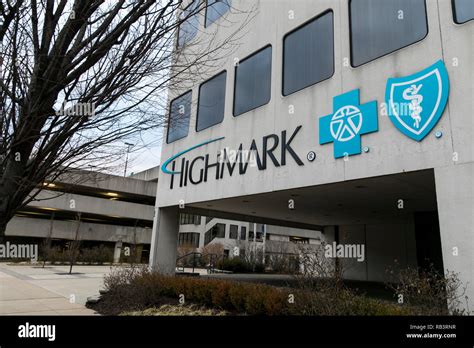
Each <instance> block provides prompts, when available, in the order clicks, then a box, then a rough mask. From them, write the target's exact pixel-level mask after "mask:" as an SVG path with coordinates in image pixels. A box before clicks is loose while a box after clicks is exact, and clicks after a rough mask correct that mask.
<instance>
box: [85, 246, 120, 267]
mask: <svg viewBox="0 0 474 348" xmlns="http://www.w3.org/2000/svg"><path fill="white" fill-rule="evenodd" d="M78 261H79V262H84V263H87V264H89V265H90V264H94V263H97V264H99V265H102V264H104V263H106V262H112V261H113V252H112V250H110V249H109V248H107V247H105V246H103V245H100V246H99V247H93V248H92V249H82V250H81V253H80V255H79V259H78Z"/></svg>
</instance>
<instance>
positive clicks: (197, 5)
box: [176, 0, 201, 49]
mask: <svg viewBox="0 0 474 348" xmlns="http://www.w3.org/2000/svg"><path fill="white" fill-rule="evenodd" d="M194 3H196V5H195V6H196V8H199V6H201V0H192V1H191V2H190V3H189V5H188V6H186V7H185V8H184V9H183V10H182V11H181V12H180V14H179V15H181V14H182V13H183V12H184V11H187V9H188V8H190V7H191V6H193V5H194ZM199 12H200V11H198V12H196V13H195V14H194V15H192V16H191V17H189V18H188V19H187V20H186V21H188V20H190V19H191V18H192V17H194V16H198V15H199ZM186 21H184V22H182V23H181V25H182V24H183V23H185V22H186ZM181 25H178V32H177V37H176V48H177V49H181V48H183V47H184V46H185V45H186V44H187V43H188V42H191V41H192V40H194V38H195V37H196V35H197V32H198V31H199V18H198V28H196V34H195V35H194V36H193V37H192V38H191V39H189V40H188V41H185V42H183V44H182V45H180V44H179V37H180V33H181Z"/></svg>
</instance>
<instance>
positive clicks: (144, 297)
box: [88, 268, 447, 315]
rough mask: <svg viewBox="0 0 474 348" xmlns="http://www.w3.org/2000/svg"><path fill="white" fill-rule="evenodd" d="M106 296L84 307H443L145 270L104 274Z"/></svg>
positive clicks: (431, 310)
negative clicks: (175, 275) (169, 274)
mask: <svg viewBox="0 0 474 348" xmlns="http://www.w3.org/2000/svg"><path fill="white" fill-rule="evenodd" d="M104 285H105V289H106V292H105V293H104V294H103V295H102V298H101V300H100V301H99V302H98V303H95V304H90V305H88V307H89V308H92V309H94V310H96V311H97V312H99V313H101V314H104V315H119V314H125V315H440V314H447V309H445V308H443V307H442V306H441V307H440V306H436V307H431V306H430V307H427V306H423V305H410V304H400V303H397V302H396V299H395V298H394V300H393V301H387V300H381V299H374V298H369V297H366V296H364V295H360V294H356V293H354V292H353V291H352V290H349V289H347V288H345V287H341V286H340V285H338V284H334V285H328V283H327V282H325V283H324V286H322V287H319V288H318V287H314V285H312V288H308V287H305V286H301V287H300V288H296V289H295V288H283V287H274V286H270V285H264V284H251V283H243V282H235V281H226V280H216V279H200V278H194V277H193V278H188V277H172V276H164V275H161V274H159V273H152V272H149V271H148V270H146V269H136V268H135V269H133V268H131V269H122V270H118V271H115V272H113V273H111V274H110V275H108V276H107V277H106V278H105V281H104Z"/></svg>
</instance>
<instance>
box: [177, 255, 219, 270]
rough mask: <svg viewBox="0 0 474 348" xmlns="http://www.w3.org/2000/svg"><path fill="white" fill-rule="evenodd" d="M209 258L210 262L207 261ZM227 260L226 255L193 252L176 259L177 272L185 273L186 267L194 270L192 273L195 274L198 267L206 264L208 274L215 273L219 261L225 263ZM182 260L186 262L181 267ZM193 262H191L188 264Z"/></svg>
mask: <svg viewBox="0 0 474 348" xmlns="http://www.w3.org/2000/svg"><path fill="white" fill-rule="evenodd" d="M206 258H208V260H206ZM225 258H226V255H224V254H222V255H218V254H205V255H204V254H203V253H200V252H197V251H192V252H190V253H187V254H185V255H182V256H180V257H178V258H177V259H176V270H177V271H178V272H183V273H184V269H185V267H186V266H188V267H191V268H192V273H194V270H195V268H196V267H197V266H199V265H203V264H205V268H206V270H207V273H209V274H210V273H214V272H215V270H216V269H217V265H218V263H219V261H221V260H222V261H224V259H225ZM181 260H184V261H185V262H183V263H182V264H181V265H180V262H179V261H181ZM188 261H191V262H188Z"/></svg>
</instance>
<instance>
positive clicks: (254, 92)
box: [234, 46, 272, 116]
mask: <svg viewBox="0 0 474 348" xmlns="http://www.w3.org/2000/svg"><path fill="white" fill-rule="evenodd" d="M271 70H272V48H271V46H268V47H266V48H264V49H263V50H260V51H259V52H257V53H255V54H253V55H252V56H250V57H248V58H246V59H244V60H242V61H241V62H240V63H239V65H238V66H237V67H236V69H235V88H234V116H238V115H241V114H243V113H244V112H247V111H250V110H252V109H255V108H258V107H259V106H262V105H265V104H267V103H268V102H269V101H270V92H271V74H272V71H271Z"/></svg>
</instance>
